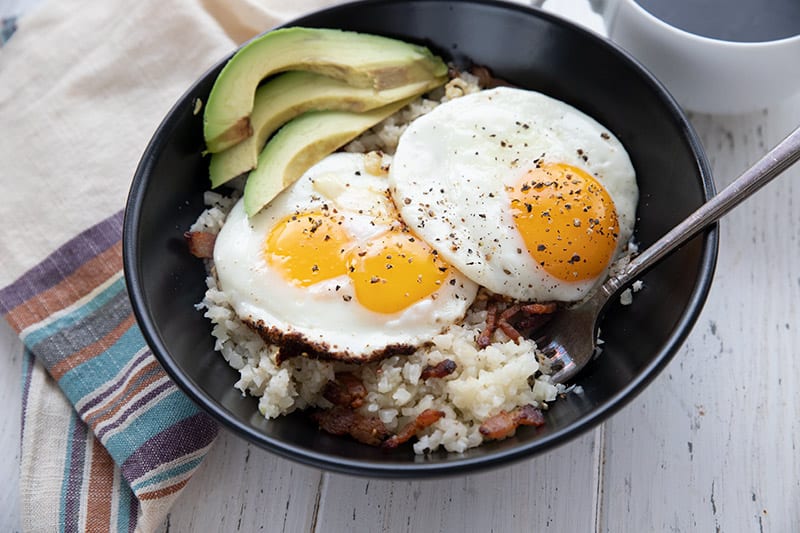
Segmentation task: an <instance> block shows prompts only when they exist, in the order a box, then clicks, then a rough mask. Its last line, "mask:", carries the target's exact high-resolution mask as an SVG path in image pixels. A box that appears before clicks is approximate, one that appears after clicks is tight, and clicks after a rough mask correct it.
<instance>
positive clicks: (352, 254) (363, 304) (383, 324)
mask: <svg viewBox="0 0 800 533" xmlns="http://www.w3.org/2000/svg"><path fill="white" fill-rule="evenodd" d="M214 264H215V268H216V275H217V280H218V283H219V286H220V288H221V289H222V290H224V291H225V293H226V294H227V296H228V299H229V301H231V302H232V304H233V307H234V309H235V311H236V313H237V314H238V316H239V317H240V318H242V319H243V320H244V321H246V322H247V323H249V324H250V325H251V326H253V327H254V328H256V329H258V330H259V332H260V333H261V335H262V337H264V338H265V339H266V340H267V341H268V342H271V343H273V344H277V345H279V346H281V350H282V356H283V357H284V358H285V357H288V356H292V355H299V354H306V355H311V356H316V357H327V358H334V359H340V360H348V361H359V362H361V361H368V360H372V359H377V358H380V357H384V356H386V355H392V354H398V353H411V352H413V351H414V350H415V349H416V347H418V346H420V345H421V344H423V343H425V342H428V341H430V340H431V339H432V338H433V337H434V336H435V335H437V334H439V333H441V332H442V331H443V330H444V329H445V328H446V327H447V326H449V325H450V324H453V323H454V322H456V321H458V320H460V319H461V318H462V317H463V316H464V314H465V313H466V311H467V309H468V308H469V306H470V305H471V304H472V302H473V300H474V299H475V295H476V292H477V285H476V284H475V283H473V282H472V281H470V280H469V279H467V278H466V277H464V276H463V275H462V274H460V273H459V272H458V271H457V270H456V269H454V268H452V267H451V266H450V265H449V264H448V263H447V262H446V261H445V260H443V259H442V257H441V256H440V255H439V254H438V252H437V251H436V250H435V249H433V248H432V247H431V246H430V245H428V244H427V243H426V242H425V241H424V240H422V239H420V238H418V237H417V235H416V234H415V233H414V232H413V231H411V230H409V228H408V227H407V226H406V225H405V224H403V223H402V222H401V220H400V218H399V214H398V212H397V210H396V208H395V207H394V204H393V203H392V201H391V199H390V197H389V194H388V181H387V178H386V176H385V174H383V173H381V172H379V173H378V174H371V173H370V172H368V171H367V168H366V167H365V156H364V155H362V154H345V153H337V154H333V155H331V156H329V157H327V158H326V159H324V160H323V161H321V162H320V163H318V164H317V165H315V166H313V167H312V168H311V169H310V170H308V171H307V172H306V173H305V174H304V175H303V177H301V178H300V179H299V180H298V181H297V182H296V183H295V184H294V185H292V187H290V188H289V189H287V190H285V191H283V192H282V193H281V195H280V196H278V197H277V198H275V200H273V201H272V202H271V203H270V204H269V205H268V206H267V207H266V208H265V209H263V210H262V211H261V212H260V213H258V214H257V215H256V216H254V217H251V218H248V217H247V215H246V214H245V211H244V206H243V203H242V202H241V201H239V202H238V203H237V204H236V205H235V206H234V208H233V209H232V211H231V212H230V214H229V215H228V218H227V220H226V222H225V225H224V226H223V228H222V230H221V231H220V233H219V235H218V236H217V240H216V244H215V247H214Z"/></svg>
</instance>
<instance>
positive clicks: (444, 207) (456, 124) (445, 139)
mask: <svg viewBox="0 0 800 533" xmlns="http://www.w3.org/2000/svg"><path fill="white" fill-rule="evenodd" d="M537 159H541V160H544V161H546V162H553V163H564V164H568V165H572V166H575V167H578V168H581V169H583V170H585V171H586V172H587V173H589V174H590V175H592V176H594V177H595V179H596V180H598V181H599V182H600V183H601V184H602V185H603V186H604V187H605V188H606V190H607V191H608V193H609V195H610V196H611V199H612V201H613V202H614V205H615V207H616V211H617V216H618V219H619V232H618V234H619V237H618V240H617V250H616V254H617V255H618V254H619V252H620V251H621V250H623V249H624V247H625V246H626V245H627V243H628V241H629V240H630V238H631V235H632V233H633V226H634V222H635V214H636V213H635V211H636V204H637V201H638V187H637V184H636V176H635V172H634V169H633V165H632V164H631V161H630V158H629V157H628V154H627V152H626V151H625V148H624V147H623V146H622V144H621V143H620V142H619V140H618V139H617V138H616V137H615V136H614V135H613V134H611V132H609V131H608V129H607V128H605V127H603V126H602V125H601V124H599V123H598V122H597V121H595V120H594V119H592V118H591V117H589V116H587V115H585V114H584V113H582V112H580V111H579V110H577V109H575V108H574V107H572V106H570V105H567V104H566V103H564V102H561V101H559V100H556V99H553V98H550V97H548V96H545V95H543V94H541V93H537V92H534V91H525V90H521V89H511V88H505V87H501V88H496V89H492V90H486V91H482V92H479V93H475V94H471V95H467V96H464V97H461V98H458V99H455V100H452V101H449V102H447V103H445V104H442V105H440V106H439V107H437V108H436V109H434V110H433V111H431V112H430V113H428V114H426V115H424V116H422V117H420V118H418V119H416V120H415V121H414V122H413V123H412V124H411V125H410V126H409V127H408V129H406V131H405V132H404V133H403V135H402V136H401V137H400V142H399V144H398V147H397V151H396V153H395V155H394V160H393V163H392V167H391V171H390V175H389V181H390V191H391V194H392V197H393V198H394V200H395V203H396V204H397V206H398V208H399V209H400V212H401V215H402V217H403V219H404V220H405V221H406V223H407V224H408V225H409V227H411V228H412V229H413V231H415V232H416V233H417V234H418V235H419V236H420V237H421V238H423V239H424V240H426V241H427V242H428V243H429V244H430V245H431V246H433V247H434V248H435V249H436V250H437V251H438V252H439V254H440V255H441V256H442V257H443V258H444V259H446V260H447V261H448V262H449V263H450V264H451V265H453V266H454V267H456V268H457V269H458V270H460V271H461V272H462V273H463V274H465V275H466V276H467V277H469V278H470V279H471V280H473V281H475V282H476V283H478V284H480V285H482V286H484V287H486V288H487V289H489V290H491V291H492V292H495V293H498V294H502V295H506V296H509V297H512V298H515V299H517V300H523V301H553V300H555V301H565V302H569V301H576V300H579V299H581V298H583V297H585V296H586V295H587V293H588V292H589V291H590V290H591V289H592V288H593V287H595V286H596V285H597V284H598V283H599V282H600V281H602V278H604V277H605V276H604V274H603V275H600V276H598V277H596V278H594V279H589V280H586V281H581V282H566V281H563V280H559V279H557V278H555V277H553V276H551V275H550V274H548V273H547V272H546V271H545V270H544V269H543V268H541V267H540V266H539V265H538V264H537V263H536V261H534V259H533V258H532V257H531V256H530V254H528V253H527V251H526V246H525V243H524V241H523V238H522V236H521V235H520V233H519V232H518V230H517V229H516V226H515V223H514V220H513V217H512V211H511V208H510V204H509V199H508V196H507V194H506V192H505V187H506V186H513V185H515V184H516V183H517V182H518V181H519V180H520V179H521V177H522V176H523V175H524V174H525V173H526V172H527V171H528V170H529V169H531V167H532V165H533V164H534V161H535V160H537Z"/></svg>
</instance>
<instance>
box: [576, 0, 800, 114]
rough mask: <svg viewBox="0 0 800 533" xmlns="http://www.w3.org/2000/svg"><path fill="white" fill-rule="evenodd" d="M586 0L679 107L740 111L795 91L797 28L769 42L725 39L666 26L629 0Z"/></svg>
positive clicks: (799, 78)
mask: <svg viewBox="0 0 800 533" xmlns="http://www.w3.org/2000/svg"><path fill="white" fill-rule="evenodd" d="M664 1H670V0H664ZM798 1H800V0H798ZM589 3H590V4H591V6H592V9H593V10H594V11H595V12H596V13H598V14H600V15H601V16H602V17H603V22H604V24H605V27H606V30H607V33H608V36H609V38H611V40H612V41H614V42H616V43H617V44H619V45H620V46H621V47H622V48H624V49H625V50H627V51H628V52H630V53H631V54H632V55H633V56H634V57H635V58H636V59H638V60H639V61H640V62H641V63H642V64H643V65H644V66H645V67H647V68H648V69H649V70H650V71H651V72H652V73H653V74H654V75H655V76H656V77H657V78H658V79H659V80H660V81H661V82H662V83H664V85H665V86H666V87H667V89H668V90H669V91H670V93H672V95H673V96H674V97H675V98H676V99H677V100H678V102H679V103H680V104H681V105H682V106H683V107H684V108H685V109H688V110H691V111H699V112H704V113H744V112H748V111H755V110H757V109H761V108H765V107H768V106H769V105H772V104H775V103H778V102H780V101H781V100H783V99H785V98H788V97H789V96H792V95H793V94H796V93H798V92H800V31H799V32H798V35H795V36H793V37H788V38H784V39H780V40H774V41H764V42H734V41H725V40H720V39H712V38H709V37H704V36H700V35H696V34H693V33H689V32H687V31H684V30H681V29H679V28H676V27H674V26H672V25H670V24H667V23H666V22H664V21H663V20H661V19H659V18H657V17H655V16H654V15H652V14H650V12H648V11H646V10H645V9H644V8H643V7H642V6H640V5H639V4H637V3H636V2H635V1H634V0H589Z"/></svg>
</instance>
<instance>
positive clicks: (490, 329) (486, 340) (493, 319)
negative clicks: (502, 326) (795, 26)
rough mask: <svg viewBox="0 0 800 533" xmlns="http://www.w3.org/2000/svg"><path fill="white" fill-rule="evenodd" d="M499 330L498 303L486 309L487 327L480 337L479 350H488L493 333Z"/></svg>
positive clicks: (492, 303) (490, 304)
mask: <svg viewBox="0 0 800 533" xmlns="http://www.w3.org/2000/svg"><path fill="white" fill-rule="evenodd" d="M496 328H497V302H490V303H489V305H488V307H487V308H486V327H485V328H484V330H483V331H481V334H480V335H478V340H477V341H476V342H477V343H478V347H479V348H486V347H487V346H489V345H490V344H491V343H492V333H494V330H495V329H496Z"/></svg>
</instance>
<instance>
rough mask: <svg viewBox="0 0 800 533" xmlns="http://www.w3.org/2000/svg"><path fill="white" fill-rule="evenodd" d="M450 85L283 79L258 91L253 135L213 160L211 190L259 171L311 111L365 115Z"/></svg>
mask: <svg viewBox="0 0 800 533" xmlns="http://www.w3.org/2000/svg"><path fill="white" fill-rule="evenodd" d="M446 80H447V77H446V76H442V77H440V78H432V79H431V80H426V81H420V82H417V83H412V84H408V85H401V86H400V87H397V88H395V89H386V90H384V91H376V90H374V89H372V88H358V87H351V86H350V85H348V84H347V83H345V82H343V81H341V80H337V79H334V78H331V77H328V76H323V75H321V74H315V73H313V72H303V71H293V72H287V73H286V74H281V75H279V76H277V77H275V78H274V79H272V80H270V81H269V82H267V83H265V84H264V85H262V86H261V87H259V88H258V90H257V91H256V97H255V104H254V105H253V113H252V114H251V115H250V123H251V124H252V127H253V135H251V136H250V137H248V138H247V139H244V140H243V141H241V142H239V143H238V144H235V145H234V146H231V147H230V148H228V149H227V150H223V151H222V152H218V153H216V154H212V155H211V163H210V165H209V175H210V177H211V187H219V186H220V185H222V184H224V183H226V182H228V181H229V180H231V179H233V178H235V177H236V176H239V175H240V174H244V173H245V172H248V171H250V170H252V169H254V168H255V167H256V164H257V162H258V154H259V152H260V151H261V149H262V148H263V147H264V143H266V142H267V139H269V137H270V135H272V134H273V133H275V131H277V130H278V128H280V127H281V126H282V125H283V124H284V123H286V122H288V121H289V120H291V119H293V118H295V117H296V116H298V115H300V114H302V113H305V112H306V111H310V110H324V109H336V110H344V111H354V112H362V111H369V110H370V109H375V108H377V107H381V106H384V105H387V104H390V103H392V102H395V101H397V100H400V99H403V98H407V97H410V96H416V95H420V94H422V93H424V92H426V91H429V90H431V89H433V88H435V87H438V86H439V85H441V84H442V83H444V82H445V81H446Z"/></svg>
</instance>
